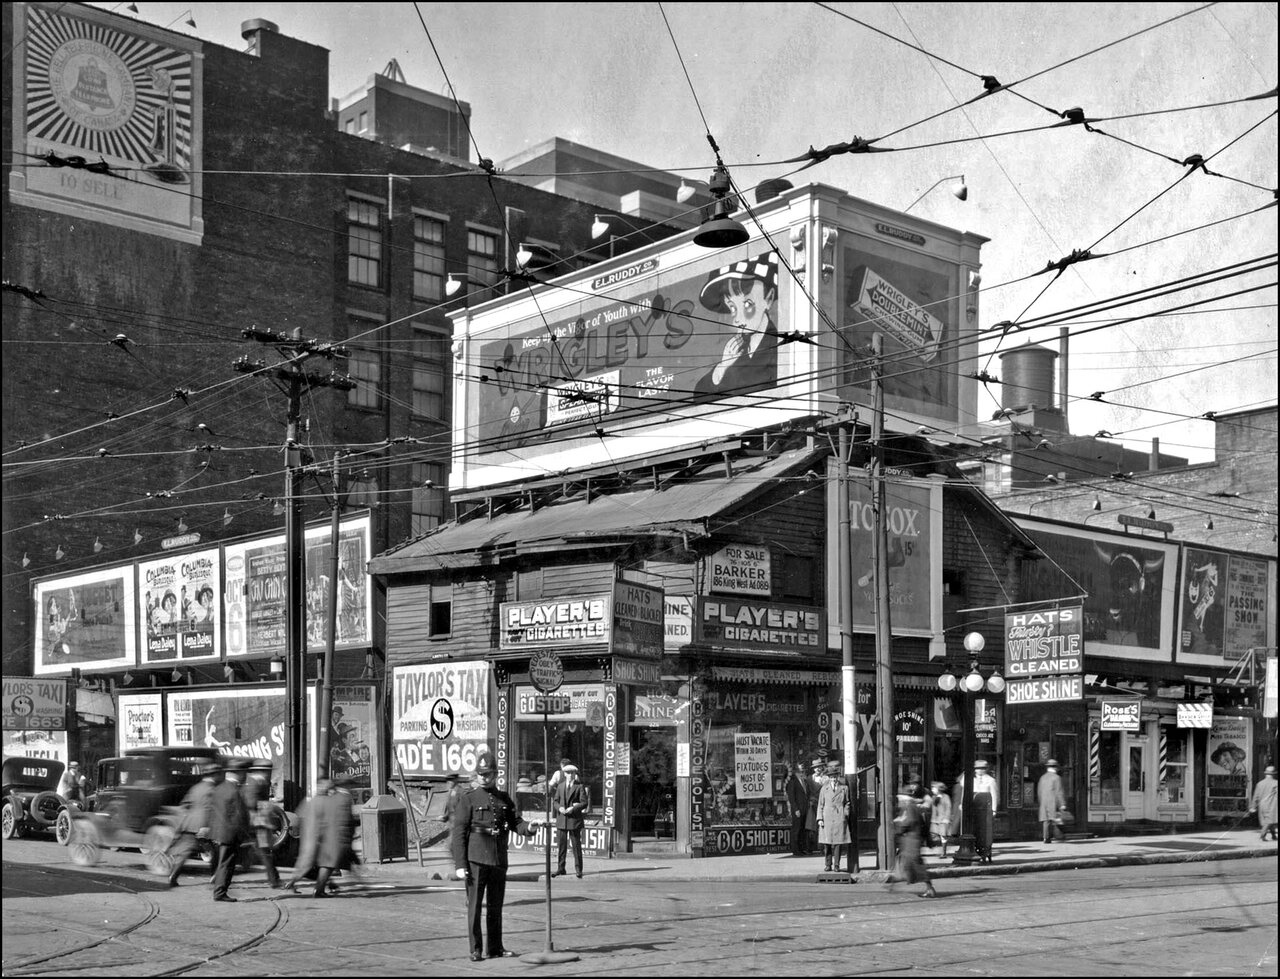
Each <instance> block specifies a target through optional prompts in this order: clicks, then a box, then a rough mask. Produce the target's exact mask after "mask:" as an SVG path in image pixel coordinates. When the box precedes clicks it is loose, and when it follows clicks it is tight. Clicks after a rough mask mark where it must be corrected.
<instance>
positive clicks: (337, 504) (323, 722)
mask: <svg viewBox="0 0 1280 979" xmlns="http://www.w3.org/2000/svg"><path fill="white" fill-rule="evenodd" d="M338 458H339V453H338V452H336V451H335V452H334V454H333V522H332V523H331V524H330V528H329V546H330V548H331V549H332V553H330V555H329V589H328V591H329V594H328V596H327V599H328V602H329V607H328V609H327V612H328V616H327V617H328V619H329V622H328V626H329V628H328V634H327V636H326V640H325V646H324V683H323V685H322V686H321V688H320V709H319V711H318V712H317V715H318V716H317V718H316V720H317V722H318V724H319V727H320V730H319V731H318V732H317V734H318V735H319V743H318V745H317V747H316V753H317V754H318V755H319V757H318V758H317V759H316V763H317V765H318V766H319V767H320V769H321V774H322V775H327V776H328V777H329V778H332V777H333V770H332V769H333V660H334V656H335V653H334V650H335V648H336V646H337V637H338V531H339V525H340V523H341V520H342V488H341V485H340V482H339V481H340V480H341V478H342V476H341V473H340V472H339V469H338V465H339V464H338Z"/></svg>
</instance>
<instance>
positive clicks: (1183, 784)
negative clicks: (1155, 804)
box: [1160, 724, 1191, 806]
mask: <svg viewBox="0 0 1280 979" xmlns="http://www.w3.org/2000/svg"><path fill="white" fill-rule="evenodd" d="M1189 734H1190V732H1189V731H1188V730H1186V729H1184V728H1177V727H1174V726H1173V725H1172V724H1161V725H1160V759H1161V761H1160V802H1161V803H1162V804H1166V805H1171V806H1185V805H1189V804H1190V802H1191V783H1190V781H1189V780H1188V777H1187V776H1188V768H1187V765H1188V762H1189V761H1190V750H1189V748H1188V745H1187V737H1188V735H1189Z"/></svg>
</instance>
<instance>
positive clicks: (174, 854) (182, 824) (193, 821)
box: [165, 762, 222, 887]
mask: <svg viewBox="0 0 1280 979" xmlns="http://www.w3.org/2000/svg"><path fill="white" fill-rule="evenodd" d="M200 774H201V779H200V781H199V782H197V783H196V784H195V785H193V786H191V788H189V789H187V795H186V797H185V798H184V799H183V800H182V818H181V819H180V820H179V821H178V826H177V829H178V835H177V836H175V837H174V839H173V842H172V843H170V844H169V849H168V850H167V851H166V852H165V856H166V857H168V858H169V865H170V866H169V886H170V887H177V886H178V874H180V873H181V872H182V865H183V864H184V863H186V862H187V857H188V856H190V855H191V853H192V851H193V850H195V848H196V846H197V845H198V843H199V835H198V834H199V833H200V832H201V831H202V830H208V829H209V823H210V821H211V816H210V809H211V807H212V803H213V790H214V789H215V788H217V786H218V779H219V778H220V777H221V776H222V766H221V765H217V764H215V763H213V762H206V763H205V764H203V765H201V766H200Z"/></svg>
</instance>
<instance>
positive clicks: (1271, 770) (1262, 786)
mask: <svg viewBox="0 0 1280 979" xmlns="http://www.w3.org/2000/svg"><path fill="white" fill-rule="evenodd" d="M1276 786H1277V782H1276V766H1275V765H1268V766H1267V767H1266V768H1264V769H1263V770H1262V781H1261V782H1259V783H1258V784H1257V785H1256V786H1254V789H1253V798H1252V799H1251V800H1250V802H1249V811H1250V812H1256V813H1257V814H1258V827H1259V828H1260V829H1261V830H1262V836H1261V837H1259V838H1260V839H1264V840H1265V839H1266V838H1267V835H1268V834H1270V836H1271V838H1272V839H1273V840H1274V839H1275V838H1276Z"/></svg>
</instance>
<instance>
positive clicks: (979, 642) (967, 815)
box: [938, 632, 1004, 864]
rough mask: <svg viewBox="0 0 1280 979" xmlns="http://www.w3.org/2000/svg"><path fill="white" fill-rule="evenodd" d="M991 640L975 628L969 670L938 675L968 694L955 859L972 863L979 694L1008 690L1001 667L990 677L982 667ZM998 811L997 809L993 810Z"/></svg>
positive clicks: (947, 687) (969, 640)
mask: <svg viewBox="0 0 1280 979" xmlns="http://www.w3.org/2000/svg"><path fill="white" fill-rule="evenodd" d="M986 644H987V641H986V640H985V639H984V638H983V637H982V633H980V632H971V633H969V634H968V635H967V636H965V637H964V648H965V651H966V652H968V654H969V672H968V673H966V674H965V675H964V676H962V677H957V676H955V675H954V674H952V673H950V672H947V673H943V674H942V676H940V677H938V687H939V688H940V689H941V690H942V691H943V692H945V693H952V692H953V691H955V690H957V689H959V691H960V692H961V693H962V694H964V698H963V700H962V707H963V711H964V723H963V728H962V737H963V741H962V742H961V749H960V755H961V764H962V765H963V766H964V789H963V795H962V798H961V800H960V839H959V846H958V848H957V849H956V855H955V859H954V861H953V862H954V863H957V864H971V863H973V861H974V860H975V859H977V857H976V855H975V853H974V829H975V828H976V827H975V825H974V819H973V763H974V754H975V748H976V746H975V744H974V741H975V738H974V723H975V722H974V716H973V712H974V709H975V707H976V704H975V698H976V696H977V695H978V694H980V693H982V691H983V690H984V689H985V690H988V691H990V692H991V693H1000V692H1001V691H1003V690H1004V677H1002V676H1001V675H1000V672H999V670H996V671H993V672H992V674H991V676H990V677H986V678H984V677H983V675H982V674H981V673H980V672H979V671H978V654H979V653H981V652H982V650H983V647H985V646H986ZM993 815H994V813H993Z"/></svg>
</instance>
